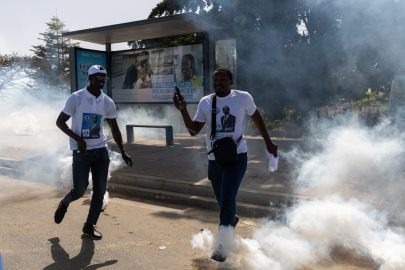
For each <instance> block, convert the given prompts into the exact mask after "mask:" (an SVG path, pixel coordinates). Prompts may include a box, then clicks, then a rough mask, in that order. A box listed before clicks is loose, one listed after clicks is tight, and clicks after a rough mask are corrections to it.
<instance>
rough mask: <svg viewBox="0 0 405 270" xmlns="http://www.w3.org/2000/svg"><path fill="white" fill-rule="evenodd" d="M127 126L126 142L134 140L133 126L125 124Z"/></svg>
mask: <svg viewBox="0 0 405 270" xmlns="http://www.w3.org/2000/svg"><path fill="white" fill-rule="evenodd" d="M126 128H127V143H131V142H134V128H133V127H131V126H126Z"/></svg>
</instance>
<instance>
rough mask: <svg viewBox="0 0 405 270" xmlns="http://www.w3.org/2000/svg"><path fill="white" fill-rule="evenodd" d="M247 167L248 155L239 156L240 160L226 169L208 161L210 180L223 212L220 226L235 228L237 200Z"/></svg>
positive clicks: (212, 161)
mask: <svg viewBox="0 0 405 270" xmlns="http://www.w3.org/2000/svg"><path fill="white" fill-rule="evenodd" d="M246 167H247V153H241V154H238V160H237V161H236V162H235V163H232V164H230V165H227V166H225V167H219V166H218V165H217V164H216V163H215V161H214V160H209V161H208V179H209V180H210V181H211V184H212V188H213V189H214V193H215V198H216V199H217V201H218V204H219V208H220V211H221V212H220V223H219V225H220V226H221V225H224V226H229V225H231V226H233V223H234V222H235V213H236V201H235V200H236V195H237V194H238V190H239V186H240V183H241V182H242V179H243V176H245V172H246Z"/></svg>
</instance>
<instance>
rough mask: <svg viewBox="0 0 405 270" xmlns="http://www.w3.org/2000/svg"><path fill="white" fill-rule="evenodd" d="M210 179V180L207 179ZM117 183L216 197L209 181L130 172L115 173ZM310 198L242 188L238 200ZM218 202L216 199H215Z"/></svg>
mask: <svg viewBox="0 0 405 270" xmlns="http://www.w3.org/2000/svg"><path fill="white" fill-rule="evenodd" d="M207 181H209V180H207ZM111 183H117V184H122V185H126V186H130V187H140V188H148V189H155V190H160V191H168V192H181V193H183V194H189V195H195V196H203V197H208V198H214V192H213V191H212V187H211V185H210V184H209V183H202V184H194V183H190V182H187V181H179V180H173V179H167V178H162V177H155V176H147V175H138V174H130V173H116V174H113V176H112V178H111V180H110V181H109V184H111ZM302 199H309V198H307V197H306V196H300V195H291V194H285V193H279V192H268V191H261V190H254V189H247V188H240V189H239V191H238V196H237V198H236V201H237V202H238V203H248V204H252V205H259V206H269V205H270V204H271V205H272V206H275V207H284V206H290V205H292V204H293V203H294V202H295V201H297V200H302ZM215 203H216V201H215Z"/></svg>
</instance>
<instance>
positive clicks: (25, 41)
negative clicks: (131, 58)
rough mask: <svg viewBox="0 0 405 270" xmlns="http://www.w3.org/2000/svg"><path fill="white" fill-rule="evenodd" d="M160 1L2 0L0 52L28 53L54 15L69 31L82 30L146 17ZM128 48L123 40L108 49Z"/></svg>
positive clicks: (101, 47)
mask: <svg viewBox="0 0 405 270" xmlns="http://www.w3.org/2000/svg"><path fill="white" fill-rule="evenodd" d="M160 1H161V0H148V1H140V0H132V1H125V0H115V1H106V0H98V1H81V0H69V1H60V0H56V1H55V0H37V1H29V0H19V1H4V3H2V11H3V12H2V14H1V16H0V26H1V27H0V54H9V53H12V52H18V53H20V54H22V55H32V52H30V49H31V45H39V44H41V43H42V41H40V40H38V37H40V35H39V33H43V32H45V31H46V29H47V25H46V24H45V23H46V22H50V19H51V18H52V17H53V16H55V15H58V17H59V18H61V19H62V20H63V22H64V23H65V24H66V28H67V29H69V30H70V31H75V30H83V29H87V28H94V27H100V26H106V25H111V24H119V23H125V22H132V21H138V20H143V19H146V18H147V17H148V15H149V13H150V12H151V10H152V9H153V8H154V7H155V6H156V4H157V3H158V2H160ZM81 47H83V48H88V49H95V50H105V46H104V45H98V44H92V43H87V42H81ZM124 49H128V46H127V45H126V43H120V44H116V45H112V50H124Z"/></svg>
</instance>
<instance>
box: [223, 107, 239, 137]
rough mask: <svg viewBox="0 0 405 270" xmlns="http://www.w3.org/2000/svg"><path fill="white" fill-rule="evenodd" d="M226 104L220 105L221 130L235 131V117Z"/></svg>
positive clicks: (224, 131) (225, 131)
mask: <svg viewBox="0 0 405 270" xmlns="http://www.w3.org/2000/svg"><path fill="white" fill-rule="evenodd" d="M230 111H231V110H230V109H229V107H228V106H224V107H222V112H223V113H224V115H223V116H222V117H221V128H222V129H221V132H222V133H227V132H235V123H236V117H235V116H234V115H232V114H231V113H230Z"/></svg>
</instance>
